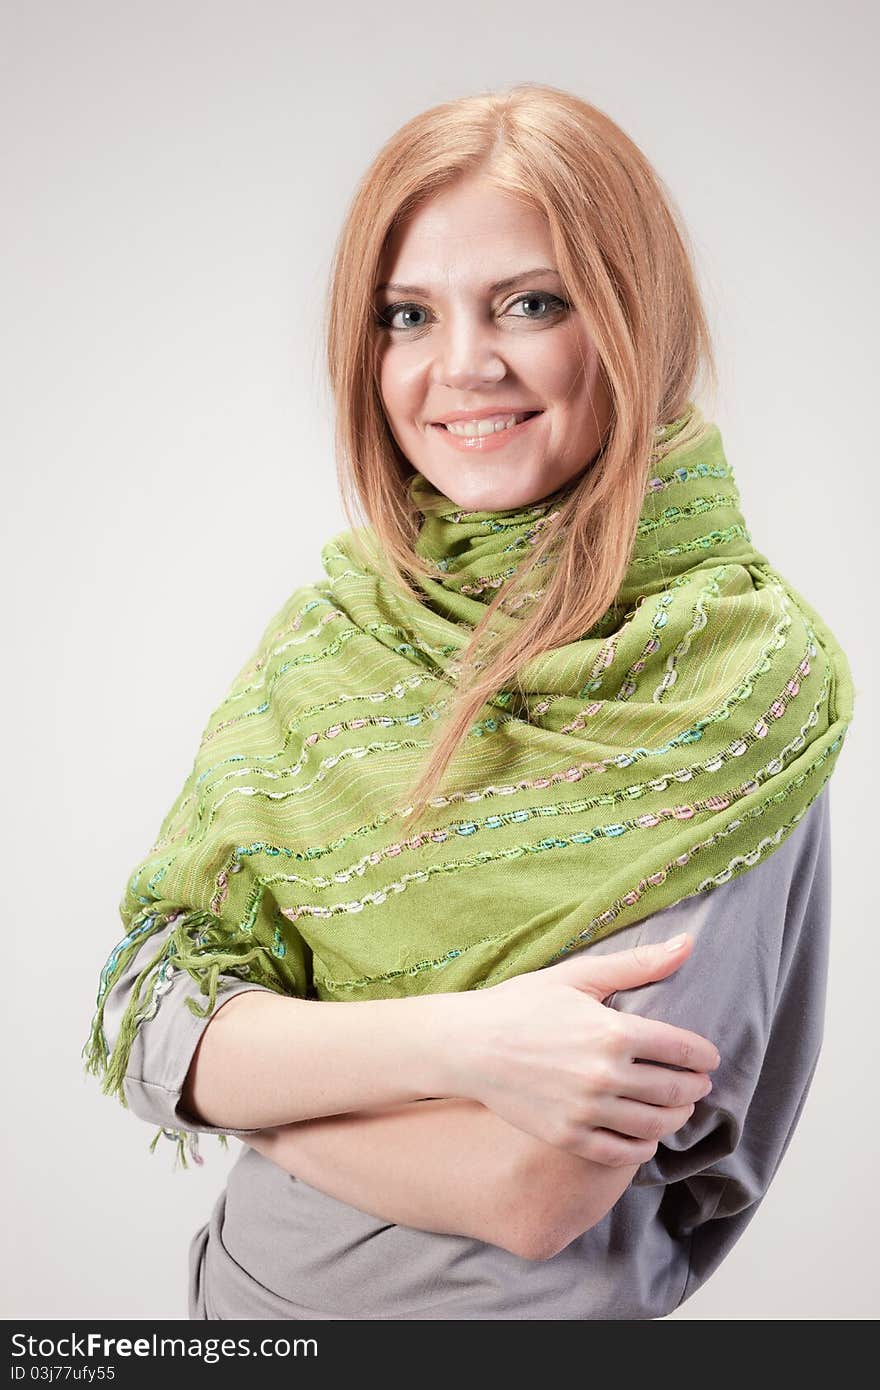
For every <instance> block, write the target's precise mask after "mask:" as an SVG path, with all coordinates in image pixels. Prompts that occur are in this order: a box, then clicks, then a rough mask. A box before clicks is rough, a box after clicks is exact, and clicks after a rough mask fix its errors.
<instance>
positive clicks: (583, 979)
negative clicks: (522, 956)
mask: <svg viewBox="0 0 880 1390" xmlns="http://www.w3.org/2000/svg"><path fill="white" fill-rule="evenodd" d="M692 945H693V937H692V936H689V935H688V933H687V932H684V933H682V934H681V935H680V936H674V937H672V938H671V939H670V940H668V941H657V942H652V943H650V944H649V945H645V946H632V947H630V948H629V949H628V950H626V951H613V952H610V953H609V954H608V955H602V956H597V955H591V954H590V952H589V951H588V950H586V951H581V952H580V953H579V955H577V956H575V957H574V958H573V959H572V960H570V961H560V962H559V964H557V965H555V966H553V969H554V970H565V971H566V974H567V978H568V980H569V983H571V984H573V985H574V986H575V987H576V988H577V989H582V990H584V991H585V992H586V993H587V994H592V995H593V997H594V998H595V999H600V1000H601V999H607V997H608V995H609V994H614V992H615V991H616V990H623V989H633V988H635V987H636V986H637V985H643V984H647V983H648V982H649V981H650V980H663V979H665V978H666V976H667V975H671V974H672V972H673V971H674V970H677V969H678V967H679V966H680V965H682V964H683V963H684V962H685V961H686V960H687V958H688V955H689V954H690V949H691V947H692Z"/></svg>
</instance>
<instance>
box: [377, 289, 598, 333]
mask: <svg viewBox="0 0 880 1390" xmlns="http://www.w3.org/2000/svg"><path fill="white" fill-rule="evenodd" d="M529 303H532V304H534V303H538V304H545V305H548V306H549V308H548V309H547V311H546V312H544V313H541V314H513V315H512V316H511V317H513V318H522V319H526V320H528V319H535V320H536V321H538V322H540V321H541V320H543V319H548V318H552V317H553V316H554V315H556V314H559V313H563V312H564V311H565V310H566V309H570V308H571V305H570V304H569V302H568V300H566V299H562V298H561V297H560V296H559V295H558V294H547V293H541V294H536V293H529V294H521V295H518V296H517V298H516V299H514V300H512V301H511V303H510V304H509V305H508V309H507V312H509V310H510V309H512V308H513V306H514V304H529ZM425 312H426V310H425V309H424V308H423V307H422V305H421V304H414V303H412V302H411V301H404V302H402V303H400V304H389V305H388V306H387V308H385V309H379V310H377V311H376V318H375V322H376V325H377V327H379V328H387V329H388V330H389V331H390V332H392V333H407V332H409V331H410V330H411V329H413V328H416V329H418V328H424V326H425V325H424V324H422V323H417V324H414V325H413V324H395V323H394V322H393V320H394V319H395V318H396V317H397V315H398V314H403V313H406V314H412V313H416V314H424V313H425Z"/></svg>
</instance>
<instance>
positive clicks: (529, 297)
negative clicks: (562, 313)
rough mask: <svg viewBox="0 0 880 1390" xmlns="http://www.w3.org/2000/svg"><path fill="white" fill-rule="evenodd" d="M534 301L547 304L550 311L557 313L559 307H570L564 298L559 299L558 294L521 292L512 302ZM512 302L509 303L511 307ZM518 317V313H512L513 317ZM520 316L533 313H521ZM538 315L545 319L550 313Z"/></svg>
mask: <svg viewBox="0 0 880 1390" xmlns="http://www.w3.org/2000/svg"><path fill="white" fill-rule="evenodd" d="M536 301H537V303H539V304H541V303H543V304H549V305H550V306H551V309H550V313H557V312H558V311H559V310H560V309H569V308H571V305H570V304H569V303H568V301H567V300H565V299H560V297H559V295H558V294H521V295H520V296H519V298H517V299H515V300H514V301H513V304H528V303H529V302H531V303H533V304H534V303H535V302H536ZM513 304H511V308H513ZM554 306H555V307H554ZM519 317H520V315H519V314H514V318H519ZM522 317H523V318H532V317H533V315H532V314H523V315H522ZM540 317H541V318H543V319H546V318H549V317H550V314H541V315H540Z"/></svg>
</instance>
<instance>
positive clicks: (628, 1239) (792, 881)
mask: <svg viewBox="0 0 880 1390" xmlns="http://www.w3.org/2000/svg"><path fill="white" fill-rule="evenodd" d="M829 814H830V803H829V791H828V786H827V784H826V786H825V788H824V789H823V791H822V792H821V793H820V795H819V796H818V797H817V798H816V800H815V801H814V802H813V804H812V805H811V806H810V807H809V808H808V810H807V812H806V814H805V815H804V816H803V818H802V819H801V821H800V822H799V823H798V824H797V825H796V826H795V828H794V829H793V830H792V831H791V832H790V833H789V835H788V836H787V837H786V839H785V840H784V841H783V842H782V844H781V845H779V846H774V847H772V848H771V849H768V850H765V853H764V856H763V857H762V858H761V859H760V860H759V861H758V863H757V864H756V865H755V866H754V867H752V868H749V869H746V870H745V871H744V872H743V873H741V874H739V875H738V876H737V877H735V878H733V879H730V880H729V881H728V882H727V883H725V884H722V885H720V886H718V887H715V888H713V889H711V890H710V891H708V892H706V893H700V894H696V895H695V896H693V897H690V898H686V899H685V900H684V901H682V902H679V903H675V904H673V906H671V907H667V908H665V909H663V910H662V911H660V912H657V913H655V914H654V915H653V916H650V917H647V918H645V919H644V920H643V921H641V922H637V923H635V924H634V925H632V926H629V927H624V928H622V929H621V930H620V931H617V932H615V933H613V934H612V935H611V936H610V937H606V938H605V939H604V940H602V941H599V942H596V943H595V944H593V945H592V946H589V947H587V948H585V949H588V950H590V951H593V952H598V953H606V952H614V951H621V950H624V949H626V948H627V947H630V946H634V945H636V944H638V943H639V942H642V941H645V942H647V941H660V940H665V939H666V938H668V937H671V936H674V935H675V934H676V933H677V932H679V931H682V930H687V931H689V932H691V933H692V935H693V936H694V945H693V947H692V949H691V954H690V956H689V958H688V959H687V960H686V961H685V962H684V964H683V965H681V966H680V967H679V969H678V970H676V971H674V972H673V974H672V975H670V976H669V977H668V978H667V979H665V980H661V981H656V982H654V983H652V984H648V985H643V986H641V987H639V988H637V989H631V990H626V991H618V992H617V993H616V994H614V995H611V996H610V997H609V998H608V999H607V1000H606V1001H605V1002H606V1004H607V1005H609V1006H610V1007H612V1008H615V1009H622V1010H625V1011H626V1012H628V1013H638V1014H640V1015H642V1016H643V1017H652V1018H659V1019H663V1020H665V1021H666V1022H668V1023H673V1024H676V1025H678V1026H681V1027H684V1028H689V1029H692V1030H693V1031H694V1032H697V1033H700V1034H702V1035H703V1036H705V1037H707V1038H709V1039H711V1041H712V1042H714V1043H715V1044H716V1046H717V1047H718V1050H719V1052H720V1054H721V1065H720V1066H719V1067H718V1069H717V1070H716V1071H714V1072H713V1073H712V1081H713V1089H712V1090H711V1091H710V1093H709V1095H708V1096H706V1097H705V1099H703V1100H701V1101H698V1102H697V1106H696V1109H695V1110H694V1113H693V1115H692V1116H691V1118H690V1119H689V1120H688V1122H687V1123H686V1124H685V1125H684V1126H683V1127H682V1128H681V1129H679V1130H677V1131H676V1133H675V1134H673V1135H671V1136H670V1137H669V1138H668V1139H666V1140H664V1141H663V1142H661V1143H660V1144H659V1146H658V1148H657V1152H656V1154H655V1155H654V1157H653V1158H652V1159H651V1160H650V1161H649V1162H647V1163H644V1164H642V1166H641V1167H640V1168H639V1169H638V1171H637V1173H636V1175H635V1178H634V1179H633V1182H632V1183H631V1184H630V1186H629V1187H628V1188H627V1189H626V1191H625V1192H624V1193H623V1195H622V1196H621V1197H620V1199H619V1200H618V1201H617V1202H616V1203H615V1205H614V1206H613V1207H612V1209H611V1210H610V1211H609V1212H608V1213H607V1215H606V1216H605V1217H604V1218H603V1219H602V1220H601V1221H600V1222H599V1223H598V1224H597V1225H596V1226H594V1227H593V1228H592V1229H591V1230H589V1231H586V1232H585V1233H584V1234H583V1235H581V1236H579V1237H578V1238H577V1239H575V1240H573V1241H572V1242H571V1243H570V1244H569V1245H568V1246H566V1248H565V1249H564V1250H562V1251H561V1252H560V1253H559V1254H557V1255H555V1256H554V1257H553V1258H552V1259H548V1260H544V1261H532V1260H525V1259H521V1258H520V1257H519V1256H517V1255H513V1254H511V1253H510V1252H508V1251H506V1250H503V1249H501V1248H500V1247H498V1246H495V1245H491V1244H488V1243H486V1242H483V1241H480V1240H476V1239H472V1238H469V1237H465V1236H459V1235H443V1234H439V1233H436V1232H432V1231H420V1230H417V1229H415V1228H412V1227H408V1226H399V1225H396V1224H394V1223H389V1222H386V1221H382V1220H380V1219H379V1218H378V1217H376V1216H371V1215H368V1214H367V1213H365V1212H362V1211H360V1210H359V1209H358V1208H356V1207H353V1206H349V1205H348V1204H347V1203H345V1202H340V1201H337V1200H336V1199H335V1198H334V1197H330V1196H327V1195H326V1194H325V1193H323V1192H320V1191H319V1190H318V1189H316V1188H314V1187H310V1186H309V1184H308V1183H306V1182H303V1181H302V1180H301V1179H299V1178H295V1177H291V1176H290V1174H288V1173H286V1172H284V1171H283V1170H282V1169H281V1168H279V1167H278V1166H277V1164H274V1163H272V1162H271V1161H270V1160H269V1159H267V1158H264V1157H263V1156H262V1155H261V1154H258V1153H257V1152H256V1151H255V1150H254V1149H251V1148H249V1147H248V1146H247V1145H245V1146H244V1147H243V1149H242V1153H241V1154H240V1156H239V1158H238V1161H237V1162H236V1163H235V1165H234V1166H233V1168H232V1169H231V1170H230V1172H229V1174H228V1177H227V1183H226V1187H225V1189H224V1190H223V1191H222V1192H221V1194H220V1196H219V1197H218V1198H217V1200H216V1202H215V1204H214V1207H213V1210H212V1211H211V1213H210V1217H209V1219H208V1220H207V1221H206V1222H205V1223H204V1224H203V1225H201V1226H200V1227H199V1229H198V1230H197V1231H196V1232H195V1233H194V1235H193V1238H192V1241H191V1243H190V1250H189V1309H188V1312H189V1317H190V1318H191V1319H204V1318H208V1319H225V1320H233V1319H236V1318H259V1319H270V1318H286V1319H309V1318H316V1319H370V1320H376V1319H386V1318H387V1319H434V1318H436V1319H441V1318H442V1319H449V1318H455V1319H486V1318H499V1319H500V1318H504V1319H518V1318H546V1319H561V1318H566V1319H570V1318H584V1319H587V1318H596V1319H635V1318H638V1319H641V1318H661V1317H664V1316H666V1315H667V1314H669V1313H671V1312H673V1310H674V1309H676V1308H677V1307H679V1306H680V1305H681V1303H682V1302H683V1301H684V1300H685V1299H687V1298H689V1297H690V1295H691V1294H692V1293H694V1292H695V1291H696V1289H698V1288H699V1287H700V1285H701V1284H703V1283H704V1282H705V1280H706V1279H707V1278H708V1277H709V1275H711V1274H712V1272H713V1271H714V1270H715V1269H716V1268H717V1267H718V1265H719V1264H720V1263H721V1261H722V1260H723V1259H724V1257H725V1255H726V1254H727V1253H728V1251H729V1250H730V1249H731V1248H732V1246H733V1245H734V1244H735V1242H736V1241H737V1240H738V1239H739V1237H740V1236H741V1235H742V1233H743V1231H744V1230H745V1228H746V1226H747V1225H748V1223H749V1221H750V1220H751V1219H752V1217H753V1216H754V1214H755V1212H756V1210H757V1208H758V1206H759V1204H760V1202H761V1200H762V1198H763V1196H764V1194H765V1192H766V1191H767V1189H768V1187H769V1185H770V1182H771V1180H772V1178H773V1176H774V1174H775V1173H776V1170H777V1168H778V1166H779V1163H780V1161H781V1159H782V1157H783V1155H784V1153H785V1151H786V1148H787V1146H788V1143H789V1141H790V1139H791V1136H792V1134H793V1132H794V1128H795V1125H796V1124H797V1121H798V1118H799V1116H800V1113H801V1110H802V1108H803V1105H804V1102H805V1100H806V1097H807V1094H808V1092H809V1088H810V1083H811V1081H812V1078H813V1074H814V1071H815V1068H816V1063H817V1061H818V1058H819V1051H820V1047H821V1042H822V1034H823V1023H824V1014H825V993H826V980H827V968H828V945H829V943H828V933H829V925H830V893H831V874H830V826H829ZM157 946H158V940H157V938H156V937H152V938H150V939H148V940H147V941H146V942H145V943H144V945H143V947H142V948H141V952H139V953H138V955H136V956H135V958H134V959H133V960H132V961H131V962H130V963H129V966H128V968H127V970H126V972H125V974H124V976H123V977H122V978H121V979H120V980H119V982H118V984H117V985H116V986H115V987H114V989H113V990H112V991H111V994H110V997H109V999H108V1001H107V1006H106V1012H105V1017H104V1027H105V1032H106V1034H107V1040H108V1044H109V1046H110V1047H112V1046H114V1044H115V1030H116V1028H117V1027H118V1021H119V1018H120V1017H121V1014H122V1012H123V1010H124V1008H125V1004H126V1000H127V996H128V991H129V990H130V988H131V985H132V982H133V980H134V978H135V976H136V975H137V973H138V971H139V970H140V969H142V968H143V967H144V965H145V964H146V962H147V959H148V958H149V957H150V956H152V954H153V953H154V952H155V951H156V949H157ZM225 983H228V989H227V988H224V989H223V990H222V992H220V991H218V998H217V1002H216V1005H215V1012H216V1009H218V1008H220V1007H221V1005H222V1004H224V1003H225V1002H226V1001H227V999H229V998H230V996H231V995H232V994H236V993H240V992H241V991H243V990H248V989H261V988H264V986H261V985H254V984H248V983H246V982H245V981H243V980H238V979H236V978H234V977H231V976H230V977H226V981H225ZM187 994H193V995H194V997H197V998H198V999H199V1000H200V1002H201V1004H202V1005H203V1006H204V1002H205V1001H204V997H203V996H201V995H198V993H197V987H196V986H195V984H194V982H193V981H192V979H191V977H190V976H189V975H187V974H186V972H183V971H178V972H177V973H176V975H175V976H174V979H173V983H172V985H171V987H170V989H168V991H167V992H166V993H165V994H164V995H163V996H162V997H161V998H160V1000H159V1005H158V1009H157V1011H156V1013H155V1014H154V1015H153V1017H152V1018H150V1019H148V1020H146V1021H144V1022H143V1023H142V1024H141V1025H140V1028H139V1031H138V1034H137V1036H136V1039H135V1044H134V1047H133V1048H132V1053H131V1061H130V1066H129V1071H128V1074H127V1078H126V1081H125V1091H126V1097H127V1099H128V1102H129V1105H130V1106H131V1109H132V1111H133V1112H134V1114H135V1115H137V1116H139V1117H140V1118H141V1119H143V1120H146V1121H149V1122H150V1123H151V1124H153V1125H157V1124H158V1125H162V1126H166V1127H168V1128H178V1129H184V1130H187V1131H191V1132H196V1133H205V1134H221V1133H226V1134H231V1135H234V1134H241V1135H245V1134H248V1133H253V1132H254V1131H252V1130H235V1129H226V1130H221V1129H218V1128H216V1127H215V1126H213V1125H207V1124H198V1123H196V1122H195V1121H194V1120H193V1119H192V1118H191V1117H190V1116H189V1115H187V1113H186V1112H185V1111H184V1110H183V1108H182V1106H181V1102H180V1092H181V1088H182V1086H183V1082H184V1080H185V1078H186V1074H187V1071H188V1069H189V1064H190V1061H191V1059H192V1056H193V1053H194V1052H195V1049H196V1045H197V1043H198V1040H199V1038H200V1036H201V1034H202V1032H203V1031H204V1029H205V1027H206V1026H207V1022H208V1019H207V1018H205V1019H199V1018H196V1017H195V1016H194V1015H193V1014H192V1013H191V1012H190V1010H189V1009H188V1008H187V1007H186V1005H185V1002H184V1000H185V996H186V995H187ZM183 1180H184V1181H185V1177H184V1178H183Z"/></svg>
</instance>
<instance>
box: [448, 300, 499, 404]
mask: <svg viewBox="0 0 880 1390" xmlns="http://www.w3.org/2000/svg"><path fill="white" fill-rule="evenodd" d="M431 341H432V343H433V344H434V345H436V361H435V364H434V378H435V380H436V381H437V382H438V384H439V385H441V386H450V387H453V388H454V389H455V390H459V391H462V390H464V391H467V390H472V389H474V388H479V387H480V386H482V385H485V384H486V383H491V382H495V381H501V380H502V378H503V377H504V376H505V374H506V372H507V367H506V366H505V363H504V359H503V357H502V356H501V354H500V353H499V351H498V344H497V342H496V341H495V340H494V339H493V329H492V327H491V325H488V324H484V323H482V322H480V321H479V320H478V319H477V318H476V316H469V315H467V314H461V315H459V316H457V317H456V316H455V315H453V316H452V318H451V319H450V320H449V321H448V323H447V324H446V325H445V326H444V327H442V328H441V329H440V330H439V331H438V332H436V333H435V334H432V335H431Z"/></svg>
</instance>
